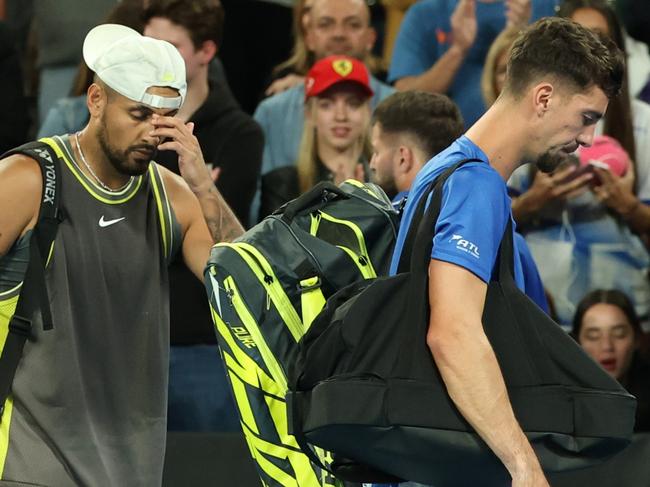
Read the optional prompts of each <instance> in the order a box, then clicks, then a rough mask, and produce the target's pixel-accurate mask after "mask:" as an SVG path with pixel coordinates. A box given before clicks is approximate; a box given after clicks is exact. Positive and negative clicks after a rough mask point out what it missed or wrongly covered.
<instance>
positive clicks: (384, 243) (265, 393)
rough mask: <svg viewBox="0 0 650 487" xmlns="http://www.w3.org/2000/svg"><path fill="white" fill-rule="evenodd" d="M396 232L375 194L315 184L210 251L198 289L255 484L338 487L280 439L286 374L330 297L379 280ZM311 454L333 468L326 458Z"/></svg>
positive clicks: (389, 209) (388, 209) (349, 185)
mask: <svg viewBox="0 0 650 487" xmlns="http://www.w3.org/2000/svg"><path fill="white" fill-rule="evenodd" d="M397 228H398V217H397V212H396V211H395V210H394V209H393V206H392V205H391V203H390V201H389V200H388V198H387V197H386V195H385V194H384V193H383V192H382V190H381V189H379V188H377V187H376V186H375V185H372V184H362V183H359V182H357V181H352V180H349V181H346V182H344V183H343V184H341V186H335V185H333V184H331V183H320V184H319V185H317V186H316V187H314V188H313V189H312V190H311V191H309V192H307V193H305V194H303V195H302V196H300V197H299V198H297V199H295V200H293V201H291V202H289V203H287V204H286V205H285V206H284V207H282V208H280V209H279V210H278V211H276V212H275V213H274V214H272V215H270V216H268V217H266V218H265V219H264V220H263V221H262V222H260V223H259V224H258V225H256V226H255V227H253V228H252V229H250V230H249V231H248V232H246V233H245V234H244V235H243V236H242V237H240V238H239V239H237V240H236V241H235V242H233V243H220V244H217V245H215V246H214V247H213V249H212V252H211V256H210V259H209V261H208V266H207V268H206V271H205V283H206V287H207V291H208V297H209V300H210V306H211V310H212V316H213V320H214V324H215V327H216V333H217V338H218V341H219V347H220V352H221V357H222V359H223V362H224V364H225V368H226V371H227V374H228V377H229V380H230V385H231V387H232V393H233V396H234V399H235V402H236V404H237V408H238V410H239V415H240V420H241V426H242V429H243V432H244V436H245V438H246V441H247V443H248V446H249V448H250V451H251V455H252V456H253V459H254V461H255V463H256V466H257V469H258V473H259V475H260V478H261V480H262V484H263V485H265V486H269V487H275V486H284V487H324V486H335V485H339V483H337V480H336V479H334V478H333V477H332V476H331V474H329V473H328V472H326V471H324V470H321V469H320V468H318V467H317V466H316V465H314V464H313V463H311V462H310V460H309V458H308V457H307V456H306V455H305V454H303V453H302V452H301V450H300V447H299V446H298V444H297V443H296V441H295V439H294V437H293V436H291V435H290V434H289V433H288V422H287V410H286V403H285V399H284V398H285V394H286V393H287V371H288V369H289V367H290V365H291V364H292V363H293V361H294V360H295V357H296V355H297V351H298V341H299V340H300V338H301V337H302V336H303V335H304V333H305V332H306V331H307V329H308V328H309V326H310V324H311V322H312V320H313V319H314V317H315V316H316V315H317V314H318V313H319V312H320V311H321V309H322V308H323V306H324V305H325V302H326V299H327V298H328V297H329V296H331V295H332V294H334V293H335V292H336V291H338V290H340V289H342V288H343V287H345V286H347V285H349V284H351V283H354V282H359V281H363V280H365V279H371V278H374V277H376V276H378V275H385V274H387V272H388V267H389V265H390V259H391V255H392V250H393V246H394V243H395V238H396V234H397ZM319 454H320V456H321V459H322V460H323V461H324V462H328V461H331V458H329V456H328V454H327V453H326V452H322V451H319Z"/></svg>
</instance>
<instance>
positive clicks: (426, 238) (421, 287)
mask: <svg viewBox="0 0 650 487" xmlns="http://www.w3.org/2000/svg"><path fill="white" fill-rule="evenodd" d="M473 161H478V159H465V160H463V161H460V162H458V163H457V164H454V165H453V166H451V167H450V168H449V169H447V170H446V171H445V172H444V173H442V174H441V175H440V176H439V177H438V178H437V179H436V180H435V181H434V182H433V183H432V184H431V187H432V189H431V191H430V192H427V193H425V194H424V195H423V196H422V198H421V200H425V199H428V198H429V195H430V199H431V201H430V203H429V206H428V207H427V208H426V211H425V213H424V215H423V216H422V218H421V220H420V222H419V224H418V225H417V227H416V230H415V235H414V236H413V237H411V239H412V241H413V250H412V252H411V257H410V262H409V264H410V272H411V278H410V279H409V284H408V285H409V288H410V292H409V304H408V308H407V309H408V321H407V323H414V326H417V327H418V333H415V334H409V333H408V330H407V327H400V329H399V336H398V339H399V340H400V342H401V345H400V352H399V354H398V356H397V357H396V364H395V367H394V370H395V371H396V373H397V374H398V375H402V374H409V373H410V369H411V361H412V359H409V358H406V357H413V356H414V355H415V354H414V353H413V350H415V348H413V347H417V346H421V345H422V344H421V343H419V341H420V339H421V338H422V337H424V336H425V335H426V331H427V329H428V323H429V319H428V318H429V317H428V311H429V299H428V298H429V292H428V282H429V276H428V269H429V261H430V260H431V251H432V248H433V238H434V236H435V225H436V223H437V220H438V217H439V214H440V209H441V206H442V196H443V186H444V184H445V183H446V181H447V179H448V178H449V177H450V176H451V175H452V174H453V173H454V171H456V170H457V169H458V168H459V167H461V166H463V165H465V164H467V163H469V162H473ZM420 206H422V205H421V203H420V204H419V205H418V210H420ZM415 216H417V215H414V217H415ZM412 229H413V224H412V225H411V229H410V230H409V233H411V231H412ZM513 254H514V252H513V243H512V223H511V220H510V219H508V223H507V225H506V229H505V231H504V235H503V237H502V238H501V243H500V245H499V250H498V253H497V258H498V261H499V270H498V279H499V280H501V279H504V280H506V279H511V280H512V279H513V277H512V276H513V266H514V263H513ZM401 265H402V262H400V266H401ZM409 337H410V339H409ZM414 340H418V343H414ZM400 357H401V358H400Z"/></svg>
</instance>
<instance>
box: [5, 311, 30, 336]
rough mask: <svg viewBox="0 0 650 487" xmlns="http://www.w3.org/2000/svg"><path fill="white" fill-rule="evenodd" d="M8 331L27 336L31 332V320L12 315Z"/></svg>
mask: <svg viewBox="0 0 650 487" xmlns="http://www.w3.org/2000/svg"><path fill="white" fill-rule="evenodd" d="M9 331H10V332H11V333H15V334H16V335H23V336H26V337H29V336H30V335H31V334H32V320H29V319H27V318H24V317H22V316H18V315H13V316H12V317H11V320H10V321H9Z"/></svg>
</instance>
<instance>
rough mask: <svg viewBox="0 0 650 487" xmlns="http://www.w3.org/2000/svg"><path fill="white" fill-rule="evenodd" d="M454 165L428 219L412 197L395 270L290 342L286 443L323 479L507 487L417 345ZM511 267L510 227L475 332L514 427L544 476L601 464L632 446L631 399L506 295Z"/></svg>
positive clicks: (341, 296) (524, 301)
mask: <svg viewBox="0 0 650 487" xmlns="http://www.w3.org/2000/svg"><path fill="white" fill-rule="evenodd" d="M466 162H469V161H462V162H460V163H458V164H456V165H455V166H454V167H452V168H450V169H449V170H447V171H445V173H444V174H443V175H441V176H440V177H439V178H438V179H437V180H436V181H434V182H433V183H432V184H431V186H430V192H432V197H431V204H430V205H429V206H428V208H426V210H425V206H426V200H427V194H425V195H424V196H423V197H422V199H421V201H420V203H419V205H418V209H417V210H416V213H415V217H414V219H413V223H412V224H411V229H410V232H409V235H408V237H407V241H406V244H405V249H404V252H403V254H402V260H401V262H400V271H401V272H400V273H399V274H397V275H396V276H392V277H383V278H378V279H376V280H374V281H371V282H364V283H359V284H355V285H352V286H350V287H347V288H344V289H342V290H341V291H339V292H338V293H336V294H334V295H333V296H332V297H331V298H330V299H329V300H328V302H327V306H326V307H325V309H324V310H323V311H322V312H321V314H320V315H318V316H317V317H316V319H315V320H314V322H313V323H312V325H311V328H310V329H309V330H308V332H307V333H306V334H305V336H304V337H303V339H302V341H301V343H300V351H299V355H298V359H297V361H296V363H295V367H294V369H293V370H292V371H291V373H290V374H289V389H290V392H289V393H288V395H287V403H288V406H289V423H290V429H291V431H290V432H291V433H292V434H293V435H294V436H295V437H296V439H297V441H298V443H299V444H300V445H301V448H302V449H303V450H305V452H306V453H307V454H308V455H310V457H311V456H312V453H313V452H312V451H311V449H310V447H309V444H311V445H316V446H318V447H321V448H324V449H325V450H327V451H330V452H332V453H333V454H334V459H335V461H334V463H333V464H332V470H333V472H334V474H335V475H336V476H337V477H339V478H342V479H344V480H352V481H365V482H372V481H375V482H377V481H386V480H391V479H392V480H394V479H396V478H397V479H406V480H413V481H417V482H422V483H425V484H433V485H435V486H436V487H448V486H459V487H460V486H469V485H481V486H491V485H508V481H509V479H510V477H509V475H508V472H507V470H506V469H505V467H504V466H503V465H502V463H501V462H500V461H499V459H498V458H497V457H496V456H495V455H494V453H493V452H492V451H491V450H490V449H489V448H488V446H487V445H486V443H485V442H484V441H483V440H482V439H481V438H480V437H479V436H478V434H477V433H476V432H475V431H474V430H473V428H472V427H471V426H470V425H469V423H468V422H467V421H466V420H465V419H464V418H463V416H462V415H461V414H460V413H459V411H458V410H457V408H456V407H455V405H454V403H453V402H452V400H451V399H450V397H449V395H448V394H447V390H446V387H445V384H444V382H443V381H442V379H441V377H440V374H439V372H438V370H437V368H436V365H435V362H434V361H433V358H432V356H431V352H430V350H429V348H428V346H427V344H426V333H427V328H428V322H429V305H428V275H427V270H428V266H429V262H430V259H431V248H432V239H433V235H434V229H435V223H436V221H437V218H438V214H439V211H440V205H441V198H442V187H443V184H444V182H445V181H446V179H447V178H448V177H449V176H450V175H451V173H452V172H453V171H454V170H455V169H456V168H457V167H458V166H460V165H462V164H464V163H466ZM422 215H423V216H422ZM418 218H419V220H418ZM418 222H419V224H418ZM411 249H412V252H411V251H410V250H411ZM409 258H410V259H409ZM513 265H514V264H513V242H512V226H511V224H510V223H509V224H508V225H507V227H506V230H505V233H504V235H503V239H502V241H501V245H500V248H499V253H498V259H497V263H496V270H497V272H496V279H495V280H493V281H492V282H490V284H489V287H488V293H487V297H486V303H485V308H484V312H483V326H484V329H485V332H486V335H487V337H488V339H489V341H490V343H491V345H492V347H493V348H494V351H495V353H496V356H497V359H498V362H499V365H500V367H501V371H502V373H503V377H504V379H505V382H506V386H507V389H508V394H509V397H510V401H511V403H512V406H513V409H514V412H515V415H516V417H517V419H518V421H519V424H520V425H521V427H522V429H523V430H524V432H525V433H526V435H527V437H528V438H529V440H530V442H531V444H532V446H533V448H534V449H535V452H536V453H537V455H538V457H539V460H540V463H541V465H542V467H543V468H544V469H545V470H547V471H564V470H571V469H576V468H583V467H587V466H590V465H592V464H595V463H598V462H601V461H603V460H604V459H606V458H608V457H610V456H611V455H613V454H615V453H617V452H619V451H620V450H622V449H623V448H624V447H625V446H626V445H627V444H628V443H629V442H630V440H631V437H632V430H633V426H634V411H635V405H636V402H635V399H634V397H633V396H631V395H629V394H628V393H627V392H626V391H625V390H624V389H623V388H622V387H621V386H620V385H619V384H618V382H617V381H616V380H614V379H613V378H611V377H610V376H609V375H608V374H607V373H606V372H605V371H604V370H602V369H601V368H600V366H599V365H598V364H597V363H595V362H594V361H593V360H592V359H591V358H589V357H588V356H587V355H586V354H585V353H584V352H583V351H582V349H581V348H580V347H579V346H578V345H577V344H576V343H575V342H574V341H573V340H572V339H571V338H570V337H569V336H568V335H567V334H566V333H565V332H564V331H563V330H562V329H561V328H560V327H559V326H558V325H557V324H556V323H554V322H553V321H552V320H551V319H550V318H549V317H548V316H547V315H546V314H545V313H544V312H543V311H542V310H540V309H539V308H538V307H537V306H536V305H535V304H534V303H533V302H532V301H531V300H530V299H528V297H527V296H526V295H525V294H523V293H522V292H521V291H520V290H519V289H518V288H517V286H516V284H515V282H514V278H513ZM459 292H462V290H459ZM312 460H313V458H312Z"/></svg>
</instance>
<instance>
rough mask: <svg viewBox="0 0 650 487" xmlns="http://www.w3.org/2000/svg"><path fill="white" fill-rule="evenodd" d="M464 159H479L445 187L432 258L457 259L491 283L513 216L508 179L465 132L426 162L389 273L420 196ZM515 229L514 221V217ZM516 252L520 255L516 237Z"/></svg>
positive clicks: (518, 280)
mask: <svg viewBox="0 0 650 487" xmlns="http://www.w3.org/2000/svg"><path fill="white" fill-rule="evenodd" d="M463 159H478V160H479V161H477V162H469V163H467V164H465V165H464V166H462V167H461V168H459V169H458V170H456V171H455V172H454V174H452V175H451V176H450V177H449V179H448V180H447V182H446V183H445V185H444V187H443V196H442V207H441V210H440V215H439V217H438V221H437V223H436V229H435V236H434V237H433V249H432V251H431V258H432V259H437V260H442V261H445V262H450V263H452V264H456V265H458V266H460V267H463V268H465V269H467V270H468V271H470V272H472V273H473V274H475V275H476V276H477V277H478V278H479V279H481V280H482V281H484V282H486V283H489V282H490V280H491V278H492V274H493V271H494V263H495V261H496V257H497V253H498V251H499V244H500V243H501V238H502V237H503V232H504V231H505V228H506V224H507V222H508V219H509V218H510V219H512V215H511V211H510V197H509V196H508V191H507V188H506V183H505V181H504V180H503V178H501V176H500V175H499V173H498V172H497V171H496V170H495V169H494V168H493V167H492V166H490V164H489V162H488V159H487V156H486V155H485V153H484V152H483V151H482V150H481V149H480V148H479V147H478V146H477V145H476V144H474V143H473V142H472V141H471V140H469V139H468V138H467V137H465V136H462V137H460V138H459V139H457V140H456V141H455V142H454V143H453V144H452V145H450V146H449V147H448V148H447V149H445V150H444V151H442V152H440V153H439V154H438V155H437V156H435V157H434V158H433V159H431V160H430V161H429V162H427V163H426V164H425V165H424V167H423V168H422V169H421V170H420V172H419V173H418V175H417V177H416V178H415V181H414V182H413V185H412V186H411V191H410V192H409V196H408V200H407V202H406V207H405V208H404V214H403V215H402V221H401V222H400V228H399V233H398V235H397V242H396V244H395V251H394V252H393V260H392V262H391V268H390V274H391V275H394V274H396V272H397V267H398V265H399V259H400V256H401V254H402V248H403V246H404V240H405V239H406V234H407V233H408V228H409V226H410V223H411V219H412V218H413V214H414V212H415V209H416V208H417V204H418V201H419V200H420V198H421V197H422V195H423V194H424V193H425V191H426V189H427V188H428V187H429V185H430V184H431V181H433V180H434V179H435V178H436V177H437V176H439V175H440V174H442V172H444V170H445V169H446V168H448V167H449V166H452V165H454V164H456V163H457V162H460V161H461V160H463ZM512 225H513V229H514V226H515V224H514V221H513V222H512ZM514 250H515V255H518V254H517V252H518V251H517V248H516V241H515V249H514ZM514 260H515V281H516V283H517V285H518V287H519V288H520V289H522V290H524V289H525V287H524V278H523V272H522V268H521V262H520V259H518V258H517V259H514Z"/></svg>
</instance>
